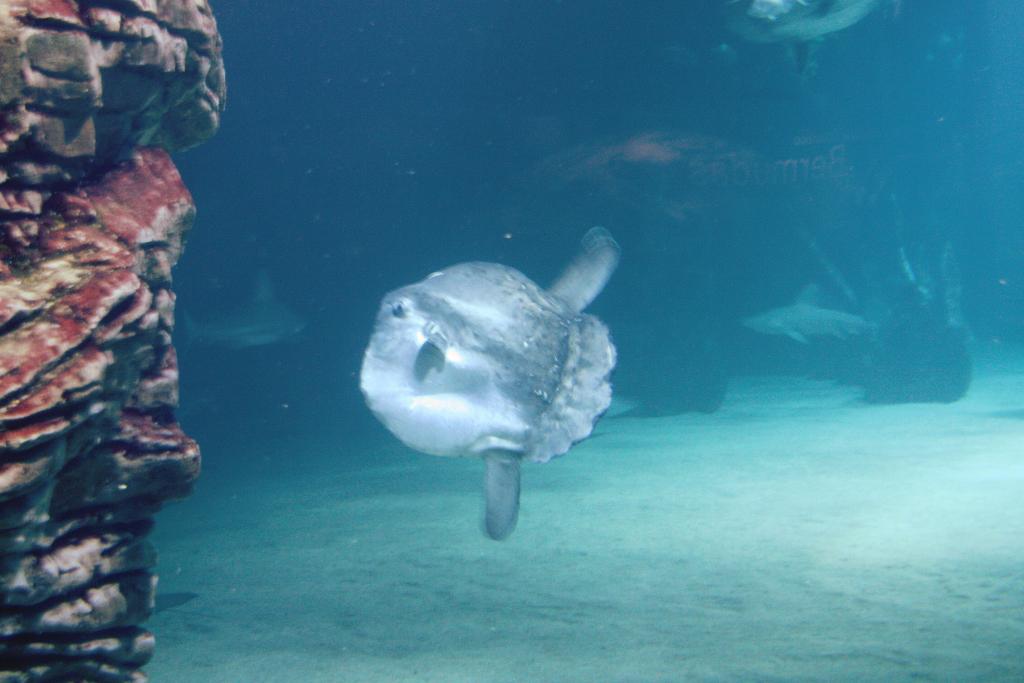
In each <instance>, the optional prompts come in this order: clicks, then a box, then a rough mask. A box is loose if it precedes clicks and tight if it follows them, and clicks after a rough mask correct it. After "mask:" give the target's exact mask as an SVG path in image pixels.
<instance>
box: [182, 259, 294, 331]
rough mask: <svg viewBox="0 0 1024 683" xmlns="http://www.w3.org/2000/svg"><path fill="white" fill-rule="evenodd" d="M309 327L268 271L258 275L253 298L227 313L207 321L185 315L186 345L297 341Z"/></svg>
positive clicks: (183, 327) (260, 272)
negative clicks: (280, 294)
mask: <svg viewBox="0 0 1024 683" xmlns="http://www.w3.org/2000/svg"><path fill="white" fill-rule="evenodd" d="M305 328H306V320H305V319H304V318H302V317H301V316H300V315H298V314H297V313H296V312H295V311H293V310H292V309H291V308H289V307H288V306H287V305H285V304H284V302H282V301H281V300H280V299H279V298H278V297H277V294H276V293H275V291H274V287H273V284H272V283H271V281H270V275H269V274H268V273H267V271H266V270H261V271H259V272H258V273H257V274H256V283H255V288H254V291H253V295H252V297H251V299H250V300H249V301H247V302H245V303H244V304H242V305H241V306H239V307H238V308H236V309H235V310H233V311H231V312H229V313H227V314H226V315H224V316H221V317H219V318H209V319H205V320H195V319H193V318H192V317H191V316H189V315H188V314H187V313H183V315H182V334H183V336H184V338H185V343H186V344H196V345H200V346H218V347H222V348H228V349H248V348H253V347H258V346H270V345H272V344H280V343H283V342H288V341H293V340H295V339H296V338H297V337H298V336H299V334H301V333H302V331H303V330H304V329H305Z"/></svg>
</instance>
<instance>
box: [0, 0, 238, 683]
mask: <svg viewBox="0 0 1024 683" xmlns="http://www.w3.org/2000/svg"><path fill="white" fill-rule="evenodd" d="M223 103H224V79H223V66H222V62H221V58H220V38H219V36H218V34H217V30H216V25H215V23H214V20H213V16H212V14H211V13H210V9H209V7H208V6H207V5H206V2H205V0H117V1H116V2H112V1H110V0H96V1H94V2H93V1H86V0H81V1H79V2H73V1H72V0H0V681H4V682H7V681H12V682H14V681H26V682H27V681H68V680H75V681H142V680H145V676H144V674H142V673H141V671H140V667H141V666H142V665H143V664H144V663H145V662H146V661H147V660H148V659H149V657H150V656H151V655H152V651H153V637H152V636H151V635H150V634H148V633H146V632H145V631H144V630H142V629H141V628H140V625H141V623H142V622H143V621H144V620H145V619H146V618H147V617H148V615H149V614H150V612H151V611H152V608H153V601H154V591H155V585H156V577H155V575H154V573H153V568H154V563H155V552H154V550H153V548H152V546H151V545H150V543H149V541H148V540H147V534H148V533H149V530H150V528H151V527H152V521H151V517H152V515H153V514H154V512H156V510H158V509H159V508H160V506H161V504H162V503H163V502H164V501H166V500H168V499H172V498H178V497H182V496H185V495H187V494H188V492H189V490H190V488H191V486H192V484H193V482H194V480H195V478H196V477H197V476H198V473H199V450H198V447H197V446H196V444H195V442H193V441H192V440H191V439H189V438H188V436H186V435H185V434H184V433H183V432H182V431H181V429H180V428H179V427H178V425H177V423H176V422H175V420H174V414H173V411H174V408H175V407H176V405H177V396H178V392H177V380H178V371H177V360H176V356H175V353H174V348H173V347H172V346H171V330H172V327H173V324H174V294H173V292H172V291H171V289H170V287H171V266H172V265H173V264H174V263H175V262H176V261H177V259H178V257H179V256H180V254H181V249H182V241H183V238H184V235H185V233H186V232H187V230H188V229H189V228H190V226H191V224H192V220H193V217H194V208H193V205H192V200H191V197H190V196H189V193H188V191H187V190H186V189H185V187H184V185H183V184H182V182H181V179H180V177H179V176H178V173H177V171H176V169H175V168H174V165H173V163H172V162H171V159H170V157H169V156H168V154H167V151H165V150H171V151H173V150H176V149H181V148H184V147H187V146H190V145H194V144H197V143H198V142H201V141H202V140H203V139H205V138H206V137H208V136H209V135H211V134H212V133H213V132H214V131H215V130H216V128H217V125H218V123H219V118H220V113H221V111H222V110H223Z"/></svg>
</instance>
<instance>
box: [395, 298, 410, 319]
mask: <svg viewBox="0 0 1024 683" xmlns="http://www.w3.org/2000/svg"><path fill="white" fill-rule="evenodd" d="M407 313H408V311H407V310H406V308H405V305H404V304H402V302H401V301H396V302H395V303H393V304H391V315H393V316H395V317H396V318H404V317H405V316H406V314H407Z"/></svg>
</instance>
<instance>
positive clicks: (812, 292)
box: [743, 286, 875, 344]
mask: <svg viewBox="0 0 1024 683" xmlns="http://www.w3.org/2000/svg"><path fill="white" fill-rule="evenodd" d="M743 325H744V326H745V327H748V328H750V329H752V330H754V331H755V332H760V333H762V334H772V335H781V336H786V337H789V338H790V339H793V340H794V341H798V342H800V343H801V344H807V343H809V338H810V337H836V338H839V339H846V338H847V337H855V336H859V335H866V334H870V333H872V332H873V331H874V330H875V325H874V324H873V323H870V322H868V321H867V320H865V319H864V318H862V317H860V316H858V315H854V314H852V313H846V312H844V311H837V310H834V309H831V308H823V307H822V306H820V305H818V304H817V289H816V288H815V287H813V286H809V287H807V288H805V289H804V290H803V292H801V294H800V296H799V297H798V298H797V300H796V301H795V302H793V303H792V304H790V305H789V306H783V307H781V308H772V309H770V310H767V311H765V312H764V313H759V314H758V315H754V316H751V317H749V318H745V319H744V320H743Z"/></svg>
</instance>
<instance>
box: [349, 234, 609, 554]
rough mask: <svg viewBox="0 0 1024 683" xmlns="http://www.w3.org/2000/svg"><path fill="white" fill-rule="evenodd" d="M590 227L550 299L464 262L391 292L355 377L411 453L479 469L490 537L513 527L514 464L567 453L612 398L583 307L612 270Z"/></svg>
mask: <svg viewBox="0 0 1024 683" xmlns="http://www.w3.org/2000/svg"><path fill="white" fill-rule="evenodd" d="M595 230H596V231H595ZM595 230H592V231H591V232H590V233H588V235H587V237H585V238H584V249H583V250H582V252H581V255H580V256H579V257H578V258H577V260H576V261H574V262H573V263H572V264H570V266H569V268H567V270H566V273H568V275H563V277H562V278H560V279H559V281H558V282H560V283H562V284H561V285H557V283H556V285H557V291H558V292H559V293H558V294H554V293H551V292H548V291H545V290H543V289H541V288H540V287H538V286H537V285H536V284H535V283H533V282H532V281H531V280H530V279H528V278H527V277H526V276H525V275H523V274H522V273H520V272H519V271H517V270H515V269H513V268H509V267H507V266H503V265H499V264H495V263H480V262H473V263H463V264H459V265H455V266H452V267H450V268H446V269H445V270H443V271H439V272H437V273H434V274H432V275H430V276H428V277H427V278H426V279H425V280H423V281H421V282H418V283H416V284H413V285H409V286H407V287H403V288H401V289H397V290H395V291H393V292H391V293H390V294H388V295H386V296H385V297H384V300H383V302H382V304H381V307H380V310H379V312H378V314H377V319H376V323H375V326H374V331H373V334H372V336H371V338H370V343H369V345H368V346H367V349H366V353H365V354H364V356H363V366H362V371H361V373H360V388H361V389H362V391H363V395H364V397H365V398H366V402H367V405H368V406H369V407H370V410H371V411H372V412H373V413H374V415H376V416H377V418H378V419H379V420H380V421H381V422H382V423H383V424H384V425H385V426H386V427H387V428H388V429H389V430H390V431H391V432H392V433H393V434H394V435H395V436H396V437H398V438H399V439H400V440H401V441H402V442H403V443H405V444H406V445H408V446H409V447H411V448H414V449H416V450H419V451H422V452H424V453H429V454H432V455H440V456H449V457H479V458H483V459H484V460H485V461H487V473H486V475H485V486H484V488H485V493H486V499H487V510H486V512H485V530H486V531H487V533H488V535H489V536H491V537H492V538H504V537H505V536H507V535H508V534H509V533H511V531H512V529H513V528H514V526H515V521H516V519H517V514H518V501H519V493H518V490H519V474H518V473H519V467H518V464H519V461H521V460H524V459H525V460H531V461H534V462H545V461H547V460H550V459H551V458H553V457H556V456H558V455H562V454H563V453H565V452H567V451H568V450H569V448H570V447H571V446H572V445H573V444H574V443H576V442H577V441H580V440H581V439H584V438H586V437H587V436H589V435H590V433H591V431H592V430H593V426H594V422H595V421H596V420H597V419H598V417H600V415H601V414H602V413H603V412H604V411H605V410H606V409H607V408H608V405H609V404H610V402H611V385H610V383H609V375H610V374H611V371H612V368H613V367H614V365H615V347H614V346H613V345H612V343H611V340H610V339H609V335H608V329H607V328H606V327H605V326H604V324H603V323H601V322H600V321H599V320H598V319H597V318H595V317H594V316H591V315H588V314H585V313H582V312H581V310H579V308H580V307H581V306H585V305H586V304H588V303H590V301H591V300H592V299H593V297H595V296H596V295H597V293H598V292H599V291H600V289H601V287H603V285H604V283H605V282H607V280H608V278H609V277H610V275H611V271H612V270H613V269H614V268H615V265H616V264H617V262H618V245H617V244H615V242H614V240H612V239H611V237H610V235H607V231H603V229H595ZM611 252H614V253H611ZM588 254H589V256H588ZM513 461H514V462H515V466H514V467H512V466H511V465H510V463H511V462H513Z"/></svg>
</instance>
